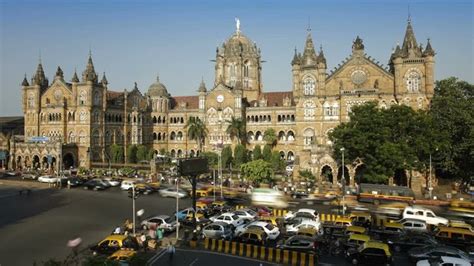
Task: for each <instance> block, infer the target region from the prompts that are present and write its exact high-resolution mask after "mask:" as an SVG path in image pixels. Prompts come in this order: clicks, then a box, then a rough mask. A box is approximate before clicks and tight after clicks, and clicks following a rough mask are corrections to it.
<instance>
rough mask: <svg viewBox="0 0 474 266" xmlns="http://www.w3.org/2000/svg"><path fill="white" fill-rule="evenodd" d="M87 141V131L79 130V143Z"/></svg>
mask: <svg viewBox="0 0 474 266" xmlns="http://www.w3.org/2000/svg"><path fill="white" fill-rule="evenodd" d="M85 142H86V133H85V132H84V131H82V130H81V131H80V132H79V143H85Z"/></svg>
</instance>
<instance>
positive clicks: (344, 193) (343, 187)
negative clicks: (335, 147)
mask: <svg viewBox="0 0 474 266" xmlns="http://www.w3.org/2000/svg"><path fill="white" fill-rule="evenodd" d="M344 151H345V149H344V147H342V148H341V152H342V178H341V180H342V215H345V214H346V203H345V198H346V177H345V175H344Z"/></svg>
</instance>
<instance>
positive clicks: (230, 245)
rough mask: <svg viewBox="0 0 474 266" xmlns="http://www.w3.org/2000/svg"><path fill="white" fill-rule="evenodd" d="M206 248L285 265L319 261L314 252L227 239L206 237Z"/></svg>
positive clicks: (308, 265) (300, 264)
mask: <svg viewBox="0 0 474 266" xmlns="http://www.w3.org/2000/svg"><path fill="white" fill-rule="evenodd" d="M204 249H207V250H210V251H215V252H218V253H224V254H232V255H237V256H241V257H247V258H252V259H258V260H262V261H268V262H274V263H282V264H283V265H292V266H313V265H316V263H317V261H316V257H315V255H314V254H310V253H305V252H299V251H290V250H284V249H280V248H272V247H265V246H259V245H252V244H245V243H239V242H235V241H227V240H217V239H209V238H204Z"/></svg>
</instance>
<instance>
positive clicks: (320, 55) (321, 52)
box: [318, 45, 326, 65]
mask: <svg viewBox="0 0 474 266" xmlns="http://www.w3.org/2000/svg"><path fill="white" fill-rule="evenodd" d="M318 63H323V64H324V65H326V57H324V52H323V45H320V46H319V55H318Z"/></svg>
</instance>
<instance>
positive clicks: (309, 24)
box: [306, 16, 311, 32]
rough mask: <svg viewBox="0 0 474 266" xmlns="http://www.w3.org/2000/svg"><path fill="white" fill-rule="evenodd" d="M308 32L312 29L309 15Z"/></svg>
mask: <svg viewBox="0 0 474 266" xmlns="http://www.w3.org/2000/svg"><path fill="white" fill-rule="evenodd" d="M306 30H307V31H308V32H310V31H311V17H310V16H308V28H307V29H306Z"/></svg>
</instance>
